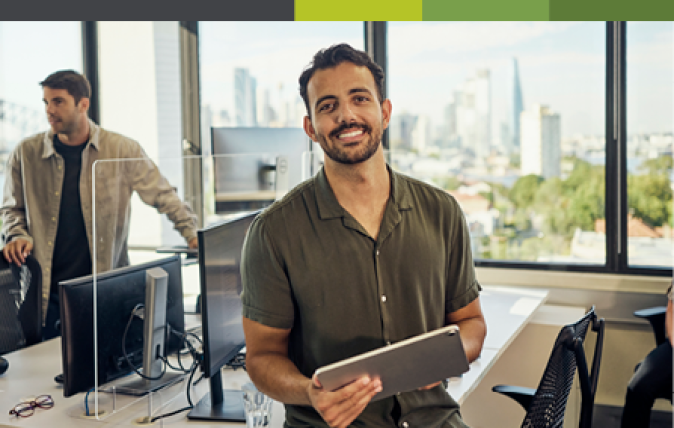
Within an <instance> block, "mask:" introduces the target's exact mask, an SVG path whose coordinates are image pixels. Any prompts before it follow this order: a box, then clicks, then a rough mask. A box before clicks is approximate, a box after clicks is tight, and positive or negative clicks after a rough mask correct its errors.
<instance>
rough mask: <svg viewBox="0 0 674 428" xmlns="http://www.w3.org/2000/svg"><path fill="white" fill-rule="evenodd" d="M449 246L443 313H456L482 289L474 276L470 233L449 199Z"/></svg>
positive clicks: (457, 209) (452, 201)
mask: <svg viewBox="0 0 674 428" xmlns="http://www.w3.org/2000/svg"><path fill="white" fill-rule="evenodd" d="M450 200H451V207H452V211H451V212H450V215H451V220H450V225H451V227H450V237H449V243H448V245H449V246H450V248H449V251H448V254H449V260H448V268H447V291H446V296H447V299H446V302H445V313H447V314H449V313H451V312H454V311H457V310H458V309H461V308H463V307H464V306H467V305H468V304H469V303H470V302H472V301H473V300H475V299H476V298H477V297H478V296H479V295H480V291H482V287H481V286H480V284H479V283H478V281H477V278H476V276H475V265H474V263H473V254H472V250H471V247H470V231H469V229H468V225H467V223H466V219H465V217H464V216H463V212H462V211H461V208H460V207H459V205H458V203H457V202H456V201H455V200H454V199H453V198H451V197H450Z"/></svg>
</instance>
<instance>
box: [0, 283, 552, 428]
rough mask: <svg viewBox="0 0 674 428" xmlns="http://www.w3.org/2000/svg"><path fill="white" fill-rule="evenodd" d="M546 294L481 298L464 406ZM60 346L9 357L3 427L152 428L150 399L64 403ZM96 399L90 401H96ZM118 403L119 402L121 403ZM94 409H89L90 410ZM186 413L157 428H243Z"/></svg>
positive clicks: (461, 384)
mask: <svg viewBox="0 0 674 428" xmlns="http://www.w3.org/2000/svg"><path fill="white" fill-rule="evenodd" d="M546 297H547V291H546V290H542V291H541V290H531V289H518V288H512V287H496V286H488V287H484V290H483V292H482V294H481V296H480V300H481V303H482V310H483V312H484V314H485V318H486V320H487V329H488V333H487V339H486V341H485V345H484V348H483V351H482V355H481V357H480V358H479V359H478V360H476V361H474V362H473V363H472V364H471V365H470V370H469V371H468V372H467V373H465V374H464V375H463V376H462V377H461V378H452V379H450V382H449V387H448V391H449V393H450V394H451V395H452V397H454V399H456V400H457V401H458V402H459V403H461V402H462V401H463V399H464V398H465V397H466V396H467V395H468V393H470V392H471V391H472V390H473V389H474V388H475V387H476V386H477V384H478V383H479V382H480V380H481V379H482V378H483V377H484V375H485V374H486V373H487V371H488V370H489V369H490V368H491V366H492V365H493V364H494V362H495V361H496V360H497V359H498V357H499V356H500V355H501V353H502V352H503V351H504V350H505V348H506V347H507V346H508V345H509V344H510V343H511V342H512V340H513V339H514V338H515V336H517V334H519V332H520V331H521V330H522V328H523V327H524V325H525V324H526V323H527V322H528V321H529V319H530V318H531V316H532V314H533V313H534V312H535V310H536V309H537V308H538V307H539V306H540V305H541V304H542V303H543V302H544V301H545V299H546ZM60 345H61V341H60V339H53V340H50V341H47V342H44V343H40V344H38V345H35V346H32V347H29V348H26V349H22V350H20V351H17V352H13V353H10V354H7V355H5V358H7V360H8V361H9V364H10V366H9V370H8V371H7V372H6V373H5V374H4V375H2V376H0V411H1V412H3V414H4V416H0V426H9V427H15V426H21V427H31V428H32V427H35V428H37V427H39V428H42V427H54V428H59V427H68V428H79V427H95V426H99V427H100V426H106V427H117V426H149V425H141V424H138V423H137V422H136V420H137V418H138V417H139V416H142V415H143V413H144V412H145V413H147V407H148V405H147V400H146V399H142V400H140V401H139V402H137V403H136V404H133V405H131V406H129V407H128V408H126V409H124V410H122V411H120V412H118V413H115V414H112V415H110V416H108V417H107V418H105V419H103V420H101V421H99V420H95V419H91V418H86V417H85V416H84V394H77V395H75V396H73V397H69V398H64V397H63V392H62V389H61V387H60V386H59V385H57V384H56V383H55V382H54V380H53V379H54V376H55V375H57V374H58V373H60V372H61V346H60ZM248 381H249V379H248V375H247V374H246V373H245V372H244V371H243V370H237V371H231V370H225V371H224V372H223V382H224V386H225V388H230V389H240V388H241V385H243V384H244V383H246V382H248ZM195 389H196V390H193V393H192V399H193V402H195V403H196V402H197V401H198V399H199V398H201V397H202V396H203V395H204V394H205V393H206V392H207V391H208V381H207V380H204V381H202V382H200V383H199V384H198V386H197V388H195ZM183 391H184V386H183V385H182V384H180V385H176V386H174V387H172V388H169V389H168V390H167V391H166V392H163V393H161V396H160V397H159V398H158V399H156V400H155V406H156V405H157V403H163V404H164V405H165V406H166V408H165V409H162V411H159V412H156V411H155V414H159V413H166V412H168V411H171V410H176V409H178V408H182V407H184V406H185V405H186V404H187V399H186V397H185V394H184V393H183ZM41 394H50V395H51V396H52V397H53V398H54V402H55V405H54V408H52V409H50V410H43V409H37V410H36V411H35V414H34V415H33V416H31V417H29V418H20V419H17V418H15V417H10V416H9V414H8V412H9V410H10V409H11V408H12V407H13V406H14V405H16V404H18V403H19V402H21V401H23V400H24V399H26V398H30V397H35V396H37V395H41ZM92 397H93V394H91V395H90V398H89V402H90V403H92V402H93V398H92ZM99 399H100V403H102V404H101V406H103V405H104V404H105V403H106V400H107V402H108V403H109V401H110V396H109V395H108V394H100V395H99ZM118 404H119V402H118ZM91 409H92V405H91V404H90V411H91ZM185 415H186V413H181V414H179V415H175V416H172V417H169V418H167V419H165V420H163V421H162V422H161V423H160V421H157V422H156V423H154V424H153V425H152V426H162V424H163V425H165V426H167V427H182V426H199V427H216V426H217V427H222V426H238V427H242V426H244V424H241V423H222V422H217V423H209V422H200V421H191V420H188V419H186V416H185ZM284 418H285V411H284V409H283V406H282V404H280V403H275V404H274V409H273V415H272V424H271V426H272V427H275V428H280V427H282V426H283V420H284Z"/></svg>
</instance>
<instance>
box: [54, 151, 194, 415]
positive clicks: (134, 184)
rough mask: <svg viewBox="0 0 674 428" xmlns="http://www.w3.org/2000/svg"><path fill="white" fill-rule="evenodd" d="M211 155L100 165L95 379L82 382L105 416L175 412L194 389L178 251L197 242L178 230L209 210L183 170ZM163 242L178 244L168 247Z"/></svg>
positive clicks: (95, 193) (94, 180)
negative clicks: (188, 200)
mask: <svg viewBox="0 0 674 428" xmlns="http://www.w3.org/2000/svg"><path fill="white" fill-rule="evenodd" d="M201 162H202V159H201V158H200V157H196V158H195V157H191V158H173V159H159V160H156V161H151V160H149V159H147V158H144V159H115V160H99V161H96V162H95V163H94V166H93V170H92V175H91V188H92V195H91V196H92V199H91V200H92V218H93V221H92V229H93V230H92V235H93V248H92V256H93V257H92V261H93V263H92V264H93V267H92V273H93V281H92V283H93V288H92V300H93V306H92V310H91V312H92V316H93V328H92V330H91V332H90V335H91V336H92V339H91V340H90V341H89V346H90V347H93V350H90V351H89V352H90V355H93V363H91V364H90V368H91V370H90V371H89V375H90V376H92V377H93V382H91V380H90V379H84V380H81V382H82V385H85V384H87V382H91V383H93V389H92V390H91V392H90V393H89V395H90V397H92V398H91V399H90V401H91V402H90V403H89V404H88V407H89V411H90V414H93V418H95V419H99V420H102V419H108V418H115V419H117V418H123V419H124V420H127V419H128V420H131V419H133V420H134V421H135V423H137V424H141V425H142V424H143V421H146V422H147V423H148V424H149V421H150V420H151V419H152V418H154V417H155V416H157V415H159V414H162V413H166V412H168V411H170V410H175V409H174V407H175V408H177V406H170V409H164V408H165V407H167V406H168V405H169V404H171V403H173V402H174V401H177V400H178V399H179V398H182V397H184V388H183V387H182V384H183V381H184V379H185V376H186V374H185V373H182V372H181V370H177V369H179V367H176V366H177V365H178V363H177V362H176V359H175V357H174V356H173V355H174V354H175V353H176V352H179V351H180V349H181V348H182V343H181V342H182V339H181V336H182V334H183V333H184V331H185V316H184V290H183V286H182V285H183V276H186V275H184V274H183V271H184V270H185V269H184V268H183V264H184V259H183V258H182V256H179V257H175V256H174V254H175V253H178V254H181V253H180V252H179V251H185V250H187V242H186V239H185V238H184V237H183V236H181V233H179V231H177V230H174V228H175V227H177V228H179V229H184V227H185V226H186V225H188V224H190V223H191V222H193V218H195V216H196V214H195V213H201V212H203V206H199V207H198V208H199V209H191V210H190V209H188V208H185V207H184V205H183V202H182V201H183V200H184V194H185V192H184V189H183V183H184V176H183V171H184V170H188V169H189V168H192V167H193V166H194V164H198V165H201ZM157 167H158V168H157ZM160 171H161V172H160ZM160 211H161V212H160ZM172 220H173V221H172ZM174 223H175V224H176V225H177V226H174ZM127 236H128V241H127V240H126V237H127ZM163 247H168V248H169V249H170V248H176V251H175V253H171V252H168V253H166V252H163V253H162V252H159V250H160V249H161V248H163ZM178 247H182V248H178ZM167 251H169V250H168V249H167ZM194 260H196V259H194ZM141 265H142V266H141ZM192 276H194V275H192ZM197 281H198V279H197ZM197 288H198V287H197ZM192 310H193V308H192ZM74 331H82V329H74ZM65 340H67V341H72V340H75V341H77V338H76V337H75V335H72V336H70V337H66V338H65ZM70 348H71V349H74V350H77V351H78V352H79V349H78V348H76V347H74V346H71V347H70ZM145 348H148V349H149V350H150V351H149V352H148V351H146V350H145ZM184 358H185V359H186V360H188V359H189V360H190V362H191V359H190V357H184ZM171 366H173V367H171ZM186 368H189V365H188V366H187V367H186ZM65 370H66V371H68V368H66V369H65ZM67 377H68V376H66V378H67ZM178 401H179V400H178ZM183 401H184V400H183ZM164 410H165V411H164ZM138 418H141V419H138ZM143 418H144V419H143ZM136 419H138V420H136ZM158 421H161V419H159V420H158ZM161 423H162V424H163V421H162V422H161ZM155 425H156V423H155Z"/></svg>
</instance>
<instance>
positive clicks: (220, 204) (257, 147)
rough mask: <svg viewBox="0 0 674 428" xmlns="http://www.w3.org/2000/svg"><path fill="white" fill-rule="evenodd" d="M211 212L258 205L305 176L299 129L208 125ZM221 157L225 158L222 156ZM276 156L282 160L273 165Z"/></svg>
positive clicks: (304, 143) (307, 142) (306, 147)
mask: <svg viewBox="0 0 674 428" xmlns="http://www.w3.org/2000/svg"><path fill="white" fill-rule="evenodd" d="M211 133H212V135H211V145H212V153H213V155H214V158H213V170H214V179H215V182H214V185H213V187H214V191H215V212H216V213H217V214H227V213H238V212H242V211H251V210H256V209H260V208H264V207H266V206H268V205H270V204H271V203H272V202H274V201H275V200H276V199H277V196H279V194H283V193H285V192H287V191H288V190H290V189H292V188H293V187H295V186H297V185H298V184H300V183H301V182H302V180H303V179H305V178H308V175H307V174H310V171H309V170H308V169H307V168H309V167H310V166H309V165H307V164H306V159H305V153H308V152H309V151H310V150H311V148H312V145H311V139H310V138H309V137H308V136H307V134H306V133H305V132H304V129H302V128H255V127H253V128H243V127H242V128H212V129H211ZM223 155H227V156H223ZM279 156H282V157H283V158H284V160H285V162H286V163H287V164H285V165H277V164H276V163H277V159H278V157H279Z"/></svg>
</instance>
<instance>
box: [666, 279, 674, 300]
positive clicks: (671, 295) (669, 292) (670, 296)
mask: <svg viewBox="0 0 674 428" xmlns="http://www.w3.org/2000/svg"><path fill="white" fill-rule="evenodd" d="M672 287H674V281H672V284H671V285H670V286H669V288H668V289H667V298H668V299H669V300H674V291H673V290H672Z"/></svg>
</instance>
